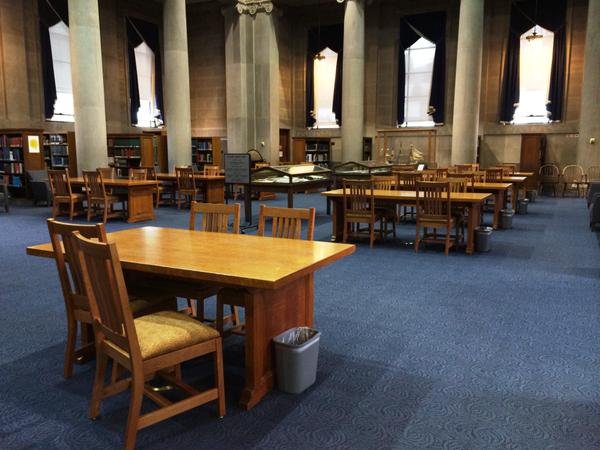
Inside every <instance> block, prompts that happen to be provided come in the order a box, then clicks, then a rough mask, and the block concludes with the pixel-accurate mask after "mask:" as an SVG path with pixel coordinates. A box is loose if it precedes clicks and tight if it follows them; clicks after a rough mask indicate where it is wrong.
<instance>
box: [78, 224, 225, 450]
mask: <svg viewBox="0 0 600 450" xmlns="http://www.w3.org/2000/svg"><path fill="white" fill-rule="evenodd" d="M75 240H76V245H77V248H78V262H79V263H80V265H81V269H82V275H83V285H84V288H85V293H86V295H87V297H88V299H89V304H90V310H91V316H92V319H93V326H94V336H95V340H96V376H95V380H94V387H93V390H92V399H91V402H90V409H89V416H90V418H92V419H96V418H97V417H98V415H99V414H100V406H101V402H102V400H104V399H106V398H108V397H111V396H113V395H115V394H118V393H120V392H122V391H124V390H126V389H128V388H129V389H130V390H131V398H130V401H129V415H128V419H127V426H126V429H125V443H124V448H125V449H128V450H131V449H133V448H134V447H135V441H136V437H137V433H138V430H140V429H142V428H145V427H147V426H150V425H153V424H155V423H158V422H160V421H163V420H165V419H168V418H170V417H173V416H175V415H177V414H180V413H183V412H185V411H188V410H190V409H193V408H196V407H198V406H201V405H204V404H206V403H209V402H213V401H216V402H217V410H218V416H219V417H223V416H224V415H225V388H224V382H223V355H222V346H221V337H220V336H219V333H218V332H217V331H216V330H215V329H213V328H211V327H208V326H206V325H204V324H202V323H200V322H198V321H196V320H195V319H192V318H191V317H188V316H186V315H185V314H181V313H178V312H174V311H161V312H157V313H153V314H149V315H146V316H143V317H139V318H137V319H134V318H133V315H132V312H131V307H130V306H129V301H128V293H127V288H126V287H125V280H124V277H123V270H122V268H121V264H120V261H119V256H118V252H117V247H116V244H114V243H103V242H96V241H92V240H89V239H86V238H84V237H82V236H81V235H80V234H79V233H75ZM211 354H212V355H213V356H214V378H215V384H214V387H210V388H208V389H206V390H203V391H200V390H198V389H196V388H195V387H192V386H190V385H189V384H187V383H185V382H184V381H183V379H182V376H181V364H182V363H184V362H186V361H189V360H192V359H195V358H198V357H200V356H204V355H211ZM109 359H111V360H112V361H113V365H114V364H117V365H118V366H120V367H123V368H125V369H126V370H127V371H129V372H130V373H131V376H130V377H128V378H124V379H114V378H113V379H112V380H111V382H110V384H108V385H105V373H106V369H107V365H108V360H109ZM157 374H158V375H160V376H161V377H162V378H164V379H165V380H167V381H168V382H169V383H170V384H172V385H174V386H176V387H178V388H179V389H180V390H181V391H182V392H184V393H185V394H187V397H186V398H185V399H183V400H179V401H173V398H166V397H164V396H163V395H161V394H159V393H158V392H156V391H154V390H153V389H152V388H151V386H150V385H149V384H147V383H146V380H148V379H151V378H152V377H153V376H155V375H157ZM144 396H146V397H148V398H149V399H150V400H152V401H153V402H155V403H156V404H157V405H158V406H159V409H156V410H153V411H151V412H146V413H144V414H142V411H141V410H142V401H143V398H144Z"/></svg>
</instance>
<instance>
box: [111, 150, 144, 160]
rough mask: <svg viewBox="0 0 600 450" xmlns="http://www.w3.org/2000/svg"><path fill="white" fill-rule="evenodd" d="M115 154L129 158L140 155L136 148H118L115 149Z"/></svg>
mask: <svg viewBox="0 0 600 450" xmlns="http://www.w3.org/2000/svg"><path fill="white" fill-rule="evenodd" d="M115 156H126V157H128V158H130V157H132V156H140V152H139V150H138V149H137V148H118V149H115Z"/></svg>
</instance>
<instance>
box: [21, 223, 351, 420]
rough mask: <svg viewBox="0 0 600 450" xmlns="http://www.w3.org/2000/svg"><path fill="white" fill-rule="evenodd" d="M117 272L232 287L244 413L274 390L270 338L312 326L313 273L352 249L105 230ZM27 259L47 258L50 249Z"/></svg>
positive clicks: (35, 250)
mask: <svg viewBox="0 0 600 450" xmlns="http://www.w3.org/2000/svg"><path fill="white" fill-rule="evenodd" d="M108 239H109V241H111V242H116V243H117V250H118V252H119V257H120V259H121V264H122V266H123V269H125V270H130V271H135V272H138V273H142V274H146V275H151V276H152V277H153V278H157V277H164V278H170V279H176V280H182V281H186V282H195V281H201V282H204V283H208V284H212V285H215V286H223V287H235V288H237V289H239V290H240V292H241V294H240V295H243V296H244V298H245V305H246V309H245V327H246V340H245V345H246V351H245V353H246V382H245V387H244V390H243V392H242V398H241V404H242V405H243V406H244V407H245V408H247V409H250V408H252V407H253V406H254V405H256V404H257V403H258V402H259V401H260V400H261V399H262V397H263V396H265V395H266V394H267V393H268V392H269V391H270V390H271V388H272V387H273V381H274V367H273V345H272V339H273V337H274V336H276V335H278V334H280V333H282V332H283V331H285V330H287V329H289V328H292V327H296V326H305V325H306V326H313V323H314V278H313V277H314V272H315V271H316V270H317V269H320V268H321V267H324V266H326V265H328V264H331V263H332V262H334V261H337V260H339V259H342V258H344V257H346V256H348V255H350V254H352V253H353V252H354V250H355V246H354V245H348V244H334V243H331V242H318V241H304V240H292V239H277V238H270V237H259V236H249V235H244V234H224V233H208V232H200V231H189V230H183V229H174V228H157V227H143V228H134V229H129V230H124V231H118V232H115V233H110V234H109V235H108ZM27 254H28V255H33V256H44V257H50V258H51V257H53V252H52V246H51V245H50V244H42V245H36V246H32V247H28V248H27Z"/></svg>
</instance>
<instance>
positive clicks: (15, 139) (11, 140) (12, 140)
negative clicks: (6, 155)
mask: <svg viewBox="0 0 600 450" xmlns="http://www.w3.org/2000/svg"><path fill="white" fill-rule="evenodd" d="M0 147H23V137H22V136H8V135H6V134H3V135H1V136H0Z"/></svg>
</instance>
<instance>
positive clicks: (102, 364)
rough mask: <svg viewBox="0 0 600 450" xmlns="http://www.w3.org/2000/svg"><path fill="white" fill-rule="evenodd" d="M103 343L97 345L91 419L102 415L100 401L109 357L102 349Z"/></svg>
mask: <svg viewBox="0 0 600 450" xmlns="http://www.w3.org/2000/svg"><path fill="white" fill-rule="evenodd" d="M101 345H102V344H101V343H99V344H98V345H97V347H96V348H97V349H98V351H97V352H96V353H97V355H96V378H95V379H94V387H93V389H92V400H91V402H90V412H89V416H90V419H95V418H97V417H98V415H100V403H101V402H102V391H103V390H104V374H105V373H106V365H107V364H108V357H107V356H106V354H105V353H104V352H103V351H102V350H100V347H101Z"/></svg>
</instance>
